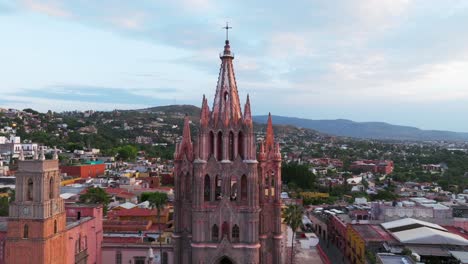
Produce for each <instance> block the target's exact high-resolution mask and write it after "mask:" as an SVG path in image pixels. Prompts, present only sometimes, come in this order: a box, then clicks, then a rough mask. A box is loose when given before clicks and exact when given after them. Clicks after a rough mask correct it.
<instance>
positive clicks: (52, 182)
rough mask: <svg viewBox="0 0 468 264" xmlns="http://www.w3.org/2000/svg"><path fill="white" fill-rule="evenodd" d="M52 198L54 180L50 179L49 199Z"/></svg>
mask: <svg viewBox="0 0 468 264" xmlns="http://www.w3.org/2000/svg"><path fill="white" fill-rule="evenodd" d="M53 198H54V178H53V177H50V180H49V199H53Z"/></svg>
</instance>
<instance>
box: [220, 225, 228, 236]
mask: <svg viewBox="0 0 468 264" xmlns="http://www.w3.org/2000/svg"><path fill="white" fill-rule="evenodd" d="M221 228H222V230H221V231H222V236H221V239H222V238H224V236H226V237H227V238H228V239H229V224H228V223H227V222H223V225H222V227H221Z"/></svg>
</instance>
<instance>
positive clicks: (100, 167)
mask: <svg viewBox="0 0 468 264" xmlns="http://www.w3.org/2000/svg"><path fill="white" fill-rule="evenodd" d="M105 170H106V165H105V164H92V165H77V166H60V172H62V173H66V174H67V175H70V176H73V177H80V178H88V177H91V178H96V177H97V176H100V175H104V173H105Z"/></svg>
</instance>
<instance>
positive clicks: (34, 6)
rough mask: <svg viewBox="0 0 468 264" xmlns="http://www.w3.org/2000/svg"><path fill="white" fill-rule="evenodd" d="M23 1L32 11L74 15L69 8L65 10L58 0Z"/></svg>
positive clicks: (62, 15)
mask: <svg viewBox="0 0 468 264" xmlns="http://www.w3.org/2000/svg"><path fill="white" fill-rule="evenodd" d="M22 3H23V6H24V7H26V8H27V9H29V10H31V11H34V12H38V13H43V14H46V15H48V16H53V17H64V18H67V17H71V16H72V14H71V13H70V12H69V11H68V10H65V9H64V8H63V7H62V6H61V5H60V3H59V2H57V1H36V0H23V1H22Z"/></svg>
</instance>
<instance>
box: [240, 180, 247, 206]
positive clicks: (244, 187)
mask: <svg viewBox="0 0 468 264" xmlns="http://www.w3.org/2000/svg"><path fill="white" fill-rule="evenodd" d="M240 186H241V193H240V195H241V201H245V200H247V176H245V174H244V175H242V177H241V183H240Z"/></svg>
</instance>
